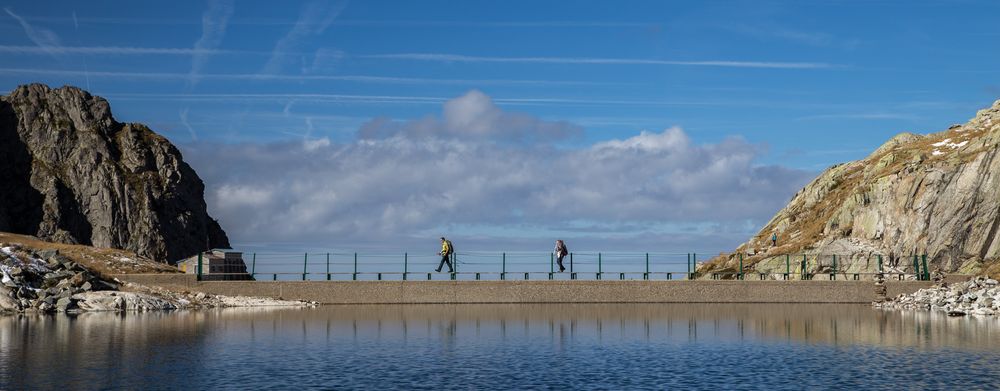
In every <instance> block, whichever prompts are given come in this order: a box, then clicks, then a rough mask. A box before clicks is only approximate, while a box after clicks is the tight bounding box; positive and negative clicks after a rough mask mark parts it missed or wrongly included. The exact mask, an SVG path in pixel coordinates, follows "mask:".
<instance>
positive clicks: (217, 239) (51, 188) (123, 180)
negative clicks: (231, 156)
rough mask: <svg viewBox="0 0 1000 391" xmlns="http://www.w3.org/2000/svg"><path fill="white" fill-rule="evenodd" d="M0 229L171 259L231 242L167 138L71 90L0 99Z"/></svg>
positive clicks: (38, 89)
mask: <svg viewBox="0 0 1000 391" xmlns="http://www.w3.org/2000/svg"><path fill="white" fill-rule="evenodd" d="M0 156H3V159H0V184H2V185H0V231H8V232H14V233H22V234H28V235H34V236H37V237H39V238H42V239H46V240H51V241H58V242H63V243H74V244H85V245H93V246H97V247H112V248H120V249H126V250H130V251H133V252H135V253H137V254H140V255H143V256H147V257H150V258H153V259H156V260H159V261H168V262H176V261H178V260H181V259H183V258H184V257H187V256H190V255H193V254H196V253H197V252H198V251H200V250H204V249H206V248H214V247H229V239H228V238H227V237H226V234H225V232H223V230H222V228H221V227H220V226H219V224H218V223H217V222H216V221H215V220H213V219H212V218H211V217H210V216H209V215H208V212H207V211H206V206H205V201H204V184H203V183H202V181H201V179H200V178H198V175H197V174H196V173H195V172H194V170H193V169H191V167H190V166H188V165H187V163H185V162H184V161H183V160H182V158H181V154H180V152H179V151H178V150H177V148H175V147H174V146H173V145H172V144H171V143H170V142H169V141H167V140H166V139H165V138H163V137H162V136H160V135H158V134H156V133H154V132H153V131H152V130H150V129H149V128H147V127H146V126H144V125H141V124H123V123H119V122H117V121H115V119H114V118H113V117H112V115H111V108H110V106H109V105H108V102H107V101H106V100H104V99H103V98H100V97H95V96H91V95H90V94H89V93H87V92H86V91H83V90H80V89H78V88H74V87H62V88H58V89H50V88H49V87H47V86H45V85H41V84H32V85H26V86H21V87H18V88H17V89H16V90H14V91H12V92H11V93H10V94H9V95H7V96H2V97H0Z"/></svg>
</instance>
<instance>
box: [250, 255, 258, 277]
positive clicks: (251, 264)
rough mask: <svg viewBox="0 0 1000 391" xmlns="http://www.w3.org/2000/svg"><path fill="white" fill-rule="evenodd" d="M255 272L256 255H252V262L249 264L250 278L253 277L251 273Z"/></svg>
mask: <svg viewBox="0 0 1000 391" xmlns="http://www.w3.org/2000/svg"><path fill="white" fill-rule="evenodd" d="M256 270H257V253H253V261H252V262H250V277H253V273H254V271H256Z"/></svg>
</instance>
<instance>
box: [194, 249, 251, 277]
mask: <svg viewBox="0 0 1000 391" xmlns="http://www.w3.org/2000/svg"><path fill="white" fill-rule="evenodd" d="M177 268H179V269H181V271H183V272H185V273H188V274H197V273H198V256H197V255H195V256H192V257H190V258H187V259H185V260H183V261H181V262H179V263H178V264H177ZM201 276H202V280H252V279H253V277H252V276H251V275H250V274H249V273H247V265H246V263H245V262H243V253H241V252H237V251H232V250H229V249H213V250H212V251H205V252H203V253H201Z"/></svg>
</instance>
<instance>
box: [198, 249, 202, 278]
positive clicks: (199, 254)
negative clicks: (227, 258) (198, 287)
mask: <svg viewBox="0 0 1000 391" xmlns="http://www.w3.org/2000/svg"><path fill="white" fill-rule="evenodd" d="M201 267H202V266H201V251H199V252H198V281H201Z"/></svg>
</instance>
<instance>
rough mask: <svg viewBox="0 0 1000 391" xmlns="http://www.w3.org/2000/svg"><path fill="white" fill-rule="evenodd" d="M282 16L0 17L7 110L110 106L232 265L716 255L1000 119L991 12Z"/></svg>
mask: <svg viewBox="0 0 1000 391" xmlns="http://www.w3.org/2000/svg"><path fill="white" fill-rule="evenodd" d="M275 4H276V3H275V2H270V1H237V2H226V1H209V2H170V3H166V2H164V3H159V2H149V3H142V4H141V5H140V4H137V3H135V2H118V1H112V2H96V3H88V4H87V5H86V6H84V5H82V4H80V3H79V2H70V1H64V2H59V1H56V2H44V3H43V2H31V3H29V2H13V3H12V2H7V3H5V4H4V6H3V11H4V12H2V13H0V53H3V55H2V57H0V83H2V84H0V90H3V91H9V90H10V89H13V88H15V87H16V86H17V85H19V84H23V83H28V82H43V83H47V84H49V85H51V86H53V87H55V86H61V85H64V84H70V85H75V86H79V87H82V88H86V89H88V90H90V91H91V92H92V93H94V94H96V95H100V96H103V97H106V98H107V99H108V100H109V101H110V102H111V104H112V109H113V111H114V113H115V115H116V117H117V118H118V119H119V120H120V121H129V122H143V123H146V124H148V125H150V126H151V127H152V128H153V129H155V130H156V131H158V132H160V133H162V134H164V135H165V136H167V137H168V138H169V139H170V140H171V141H173V142H174V143H176V144H178V145H179V146H180V147H181V149H182V151H184V153H185V158H186V159H188V160H189V161H190V162H191V164H192V165H193V166H194V167H195V169H196V170H198V171H199V173H200V174H201V175H202V177H203V178H204V179H205V182H206V185H207V186H208V191H207V194H206V197H207V200H208V202H209V207H210V212H212V213H213V215H215V216H217V217H218V218H219V219H220V220H221V222H222V224H223V226H224V227H225V228H226V229H227V232H229V233H230V235H231V236H233V237H234V242H237V243H240V244H244V245H252V244H259V243H265V242H268V243H285V244H288V245H291V246H295V245H301V246H312V247H317V248H321V247H341V248H342V247H350V246H353V245H360V244H359V243H367V241H371V242H372V243H386V242H392V243H402V244H401V245H406V244H407V243H411V242H412V243H414V244H416V243H420V242H421V241H422V240H426V239H425V238H426V237H431V238H434V237H437V236H440V234H448V235H452V236H455V237H457V238H462V239H464V240H466V242H467V243H470V245H471V246H473V247H482V248H488V247H500V246H512V247H519V246H520V247H525V248H527V247H535V246H540V245H541V244H540V243H545V245H546V246H547V243H549V242H550V239H551V238H553V237H554V236H560V237H564V238H570V239H574V240H577V241H578V242H585V243H587V244H586V246H588V247H594V248H602V247H610V248H637V247H642V248H650V249H651V250H673V249H679V248H692V249H694V248H702V249H707V250H725V249H726V248H727V247H731V246H732V245H735V244H736V243H738V242H740V241H742V240H744V239H745V238H746V237H747V236H748V235H749V234H752V233H754V232H755V231H756V229H758V228H759V227H760V226H761V225H763V223H765V222H766V221H767V219H769V218H770V216H771V215H772V214H773V213H774V212H775V211H776V210H777V209H778V208H780V207H781V206H783V205H784V203H785V202H786V201H787V200H788V199H789V198H790V197H791V195H792V194H793V193H794V191H795V190H797V189H798V188H800V187H801V186H802V185H803V184H804V183H805V182H806V181H808V180H809V179H810V178H812V177H813V176H814V175H815V174H816V173H818V172H819V171H820V170H822V169H823V168H825V167H827V166H829V165H831V164H834V163H838V162H843V161H848V160H854V159H858V158H861V157H863V156H865V155H867V154H868V153H869V152H870V151H871V150H873V149H875V148H876V147H877V146H878V145H880V144H881V143H882V142H884V141H885V140H887V139H888V138H890V137H891V136H893V135H894V134H896V133H899V132H902V131H913V132H922V133H926V132H932V131H938V130H942V129H945V128H947V126H948V125H950V124H953V123H960V122H964V121H965V120H966V119H968V118H970V117H971V116H972V115H973V114H974V113H975V110H977V109H979V108H982V107H985V106H987V105H989V104H991V103H992V101H994V100H996V99H997V98H1000V66H998V65H1000V50H998V49H1000V47H998V46H1000V45H998V44H997V42H1000V25H998V24H997V23H995V20H994V19H995V15H997V14H998V12H1000V3H996V2H989V1H981V2H980V1H937V2H924V1H906V2H903V1H829V2H800V1H777V2H767V1H747V2H741V1H732V2H729V1H705V2H683V3H682V2H663V1H650V2H639V1H636V2H626V3H617V2H606V1H588V2H572V3H569V2H555V1H553V2H539V1H504V2H485V1H467V2H444V1H440V2H437V1H422V2H404V1H398V2H392V1H364V2H361V1H355V2H323V1H315V2H285V3H282V4H281V5H280V6H278V5H275ZM643 131H645V132H646V133H642V132H643ZM220 156H225V157H226V159H227V161H226V162H220V161H219V158H220ZM452 176H453V177H452ZM507 176H509V177H507ZM443 177H446V179H447V180H445V178H443ZM351 189H353V190H351ZM248 210H254V211H256V213H247V211H248ZM372 245H377V244H372Z"/></svg>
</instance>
